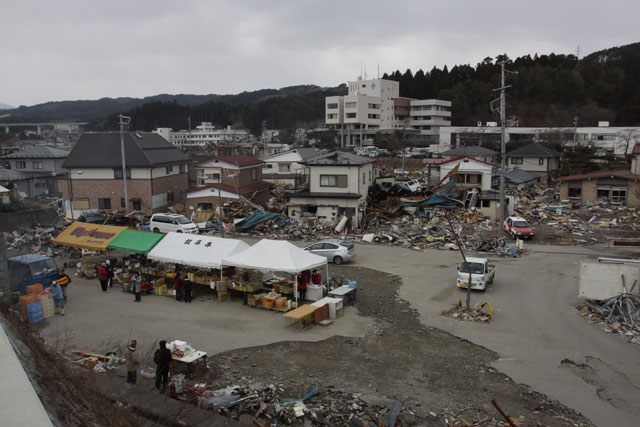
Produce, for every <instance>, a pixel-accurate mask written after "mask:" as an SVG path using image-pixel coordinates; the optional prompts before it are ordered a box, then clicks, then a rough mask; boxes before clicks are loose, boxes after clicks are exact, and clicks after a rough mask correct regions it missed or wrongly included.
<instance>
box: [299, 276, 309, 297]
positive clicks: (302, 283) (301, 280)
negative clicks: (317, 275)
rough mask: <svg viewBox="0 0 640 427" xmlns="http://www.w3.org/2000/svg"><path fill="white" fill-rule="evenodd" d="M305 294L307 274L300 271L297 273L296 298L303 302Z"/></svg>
mask: <svg viewBox="0 0 640 427" xmlns="http://www.w3.org/2000/svg"><path fill="white" fill-rule="evenodd" d="M306 295H307V276H306V275H305V274H304V273H302V274H299V275H298V300H300V301H301V302H304V299H305V297H306Z"/></svg>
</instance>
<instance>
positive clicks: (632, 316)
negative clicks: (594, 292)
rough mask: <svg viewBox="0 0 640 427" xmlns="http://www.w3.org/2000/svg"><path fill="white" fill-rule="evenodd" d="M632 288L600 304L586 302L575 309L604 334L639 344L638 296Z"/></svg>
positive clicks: (639, 317)
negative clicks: (617, 335) (603, 331)
mask: <svg viewBox="0 0 640 427" xmlns="http://www.w3.org/2000/svg"><path fill="white" fill-rule="evenodd" d="M633 287H635V283H634V286H633ZM633 287H632V290H631V292H623V293H621V294H620V295H617V296H615V297H613V298H609V299H607V300H605V301H602V302H600V303H598V302H596V301H587V302H585V303H584V304H579V305H578V306H577V307H576V309H577V310H578V313H579V314H580V316H583V317H587V318H589V319H591V321H593V322H597V323H598V324H599V325H600V326H601V327H602V329H604V330H605V331H606V332H612V333H616V334H620V335H623V336H624V337H625V338H626V339H627V340H628V341H629V342H631V343H634V344H640V294H637V293H633Z"/></svg>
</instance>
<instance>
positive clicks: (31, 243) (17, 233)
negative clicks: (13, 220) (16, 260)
mask: <svg viewBox="0 0 640 427" xmlns="http://www.w3.org/2000/svg"><path fill="white" fill-rule="evenodd" d="M61 231H62V228H58V227H49V226H42V225H35V226H33V227H21V228H19V229H18V230H14V231H12V232H5V233H2V234H3V235H4V241H5V245H6V248H7V256H8V257H11V256H13V255H18V254H25V253H31V254H41V255H47V256H52V255H53V246H52V245H51V241H52V240H53V239H54V237H55V236H57V235H58V234H59V233H60V232H61Z"/></svg>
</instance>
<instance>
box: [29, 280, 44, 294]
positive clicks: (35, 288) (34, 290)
mask: <svg viewBox="0 0 640 427" xmlns="http://www.w3.org/2000/svg"><path fill="white" fill-rule="evenodd" d="M42 288H43V286H42V284H41V283H36V284H35V285H31V286H27V287H26V289H27V295H40V293H41V292H42Z"/></svg>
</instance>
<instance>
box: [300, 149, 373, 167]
mask: <svg viewBox="0 0 640 427" xmlns="http://www.w3.org/2000/svg"><path fill="white" fill-rule="evenodd" d="M374 161H375V159H371V158H369V157H362V156H358V155H357V154H353V153H346V152H343V151H333V152H331V153H327V154H321V155H319V156H314V157H311V158H309V159H307V160H305V161H304V164H305V165H310V166H351V165H353V166H359V165H365V164H367V163H373V162H374Z"/></svg>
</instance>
